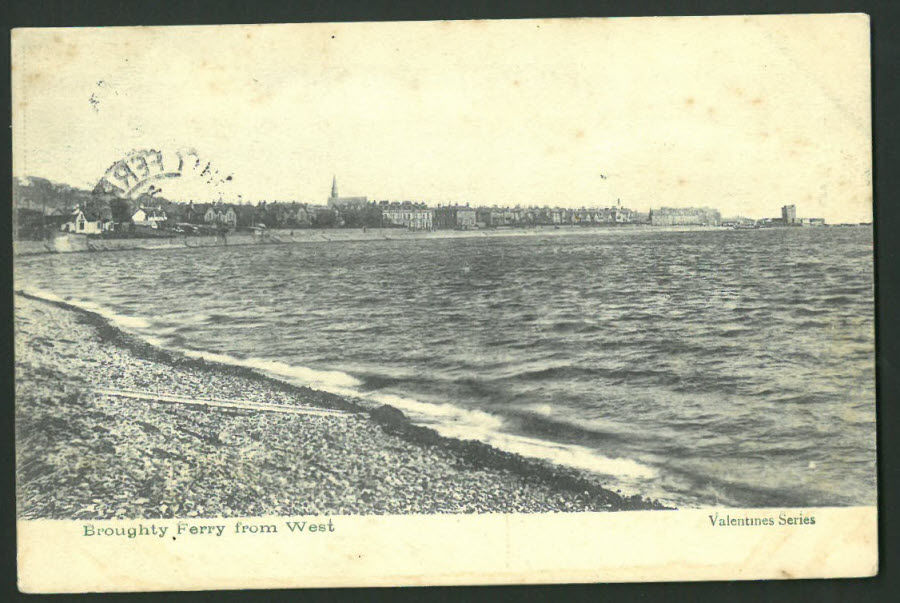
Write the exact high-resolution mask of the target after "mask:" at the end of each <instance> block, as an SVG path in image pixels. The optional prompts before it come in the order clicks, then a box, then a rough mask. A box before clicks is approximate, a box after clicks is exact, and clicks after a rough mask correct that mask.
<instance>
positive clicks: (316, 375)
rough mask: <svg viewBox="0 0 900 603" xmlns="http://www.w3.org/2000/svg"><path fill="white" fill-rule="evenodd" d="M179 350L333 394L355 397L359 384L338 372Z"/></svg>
mask: <svg viewBox="0 0 900 603" xmlns="http://www.w3.org/2000/svg"><path fill="white" fill-rule="evenodd" d="M179 351H180V352H181V353H183V354H184V355H185V356H189V357H191V358H198V359H201V360H208V361H210V362H218V363H219V364H229V365H232V366H242V367H245V368H250V369H255V370H257V371H260V372H263V373H266V374H268V375H271V376H275V377H279V378H282V379H285V380H287V381H288V382H290V383H293V384H294V385H302V386H305V387H309V388H311V389H317V390H322V391H327V392H330V393H333V394H340V395H352V396H357V397H358V396H359V394H358V393H357V392H356V390H355V389H353V388H356V387H358V386H359V385H361V382H360V381H359V379H357V378H355V377H353V376H352V375H348V374H347V373H344V372H341V371H326V370H319V369H313V368H309V367H305V366H298V365H296V364H288V363H286V362H281V361H279V360H266V359H263V358H235V357H234V356H229V355H228V354H217V353H215V352H203V351H198V350H183V349H182V350H179Z"/></svg>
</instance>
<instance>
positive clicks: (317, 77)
mask: <svg viewBox="0 0 900 603" xmlns="http://www.w3.org/2000/svg"><path fill="white" fill-rule="evenodd" d="M868 44H869V32H868V20H867V18H866V17H865V16H863V15H806V16H757V17H688V18H639V19H638V18H635V19H576V20H569V19H558V20H520V21H458V22H418V23H342V24H300V25H250V26H239V25H235V26H207V27H145V28H79V29H75V28H72V29H42V30H35V29H24V30H23V29H20V30H15V31H14V32H13V47H12V60H13V147H14V162H13V163H14V165H13V171H14V174H15V175H17V176H20V177H25V176H40V177H44V178H49V179H51V180H54V181H57V182H65V183H68V184H71V185H73V186H79V187H85V188H93V187H94V185H96V183H97V182H98V181H99V180H100V178H101V177H103V175H104V173H105V171H106V170H107V168H109V167H110V165H112V164H113V163H115V162H116V161H117V160H119V159H121V158H122V157H124V156H125V155H127V154H128V153H129V152H130V151H132V150H141V149H159V150H162V151H164V152H167V153H172V152H174V151H176V150H178V149H192V150H193V151H194V152H195V153H196V154H197V156H198V157H200V158H201V159H202V162H203V164H204V165H205V164H206V163H209V165H210V166H211V168H212V169H214V170H218V174H219V175H222V176H224V175H226V174H227V175H230V176H232V179H231V180H229V181H222V180H220V181H218V182H217V184H216V185H215V186H212V185H210V184H208V183H206V182H205V181H204V180H203V179H201V178H196V177H188V176H187V175H186V176H185V177H184V178H180V179H172V180H166V181H165V182H163V183H161V184H160V186H161V187H162V189H163V191H162V195H163V196H165V197H167V198H170V199H173V200H187V199H188V198H192V199H194V200H211V199H215V198H218V197H224V200H226V201H237V200H241V201H243V202H254V201H257V200H273V199H277V200H286V201H287V200H297V201H304V202H317V203H324V202H325V199H326V197H327V195H328V194H329V192H330V189H331V180H332V176H335V175H336V176H337V180H338V186H339V189H340V193H341V194H342V195H348V196H350V195H359V196H368V197H369V198H370V199H377V200H381V199H390V200H407V199H408V200H422V201H426V202H429V203H430V204H437V203H466V202H469V203H471V204H473V205H476V204H477V205H493V204H498V205H516V204H521V205H523V206H524V205H534V204H536V205H554V206H562V207H581V206H607V205H611V204H614V203H616V202H617V200H621V203H622V205H623V206H624V207H629V208H632V209H635V210H638V211H647V210H648V209H650V208H653V207H661V206H669V207H692V206H694V207H696V206H708V207H715V208H717V209H719V210H720V211H721V212H722V214H723V215H724V216H734V215H743V216H747V217H752V218H760V217H765V216H778V215H780V207H781V206H782V205H785V204H789V203H793V204H796V205H797V215H798V216H800V217H822V218H825V219H826V220H828V221H829V222H832V223H834V222H857V221H870V220H871V219H872V185H871V109H870V94H871V93H870V86H869V81H870V75H869V46H868Z"/></svg>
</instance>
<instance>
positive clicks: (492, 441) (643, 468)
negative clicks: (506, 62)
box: [21, 289, 658, 491]
mask: <svg viewBox="0 0 900 603" xmlns="http://www.w3.org/2000/svg"><path fill="white" fill-rule="evenodd" d="M21 291H22V293H25V294H26V295H29V296H31V297H35V298H39V299H43V300H46V301H50V302H57V303H63V304H67V305H70V306H73V307H75V308H79V309H81V310H85V311H88V312H91V313H94V314H97V315H99V316H101V317H103V318H104V319H106V320H108V321H109V322H110V323H111V324H114V325H115V326H117V327H119V328H120V329H122V330H123V331H126V332H128V333H130V334H132V335H135V336H137V337H139V338H140V339H142V340H143V341H145V342H146V343H148V344H150V345H153V346H154V347H158V348H162V349H166V350H168V351H174V352H176V353H179V354H182V355H184V356H187V357H189V358H195V359H198V360H204V361H208V362H212V363H217V364H223V365H228V366H238V367H243V368H248V369H250V370H253V371H255V372H257V373H260V374H263V375H265V376H268V377H273V378H275V379H278V380H281V381H284V382H286V383H289V384H292V385H296V386H300V387H308V388H310V389H314V390H318V391H323V392H328V393H331V394H336V395H339V396H345V397H350V398H354V399H357V400H364V401H367V402H369V403H370V404H372V405H381V404H388V405H390V406H393V407H395V408H398V409H400V410H402V411H404V413H405V414H407V415H408V416H409V418H410V420H411V421H413V422H414V423H418V424H421V425H426V426H428V427H430V428H432V429H434V430H435V431H437V432H438V433H439V434H440V435H442V436H444V437H449V438H455V439H461V440H473V439H474V440H478V441H481V442H483V443H486V444H489V445H491V446H493V447H495V448H498V449H500V450H504V451H506V452H511V453H515V454H519V455H521V456H524V457H529V458H534V459H541V460H545V461H549V462H551V463H554V464H556V465H563V466H567V467H572V468H575V469H580V470H584V471H588V472H591V473H594V474H596V475H601V476H607V477H612V478H615V479H617V480H620V482H621V485H622V486H623V487H629V486H628V484H634V488H635V491H637V489H638V488H640V484H641V483H642V482H643V480H650V479H653V478H655V477H657V475H658V472H657V470H656V469H655V468H653V467H651V466H649V465H645V464H642V463H640V462H638V461H635V460H632V459H628V458H612V457H607V456H603V455H601V454H599V453H598V452H597V451H595V450H593V449H591V448H588V447H586V446H580V445H576V444H565V443H558V442H553V441H549V440H544V439H539V438H533V437H528V436H525V435H520V434H516V433H510V432H508V431H505V429H506V428H507V427H509V425H508V422H507V420H506V419H505V418H504V417H501V416H499V415H496V414H493V413H489V412H485V411H481V410H474V409H466V408H462V407H460V406H457V405H455V404H451V403H433V402H424V401H421V400H417V399H413V398H409V397H405V396H400V395H396V394H391V393H384V392H378V391H371V392H367V391H365V389H364V387H363V386H364V382H363V381H361V380H360V379H358V378H356V377H354V376H353V375H350V374H348V373H345V372H343V371H338V370H322V369H314V368H310V367H306V366H300V365H296V364H289V363H286V362H282V361H280V360H273V359H269V358H258V357H247V358H237V357H235V356H232V355H230V354H225V353H219V352H210V351H204V350H195V349H188V348H185V347H181V346H172V345H167V344H166V343H164V342H163V341H161V340H160V338H158V337H155V336H154V335H153V334H151V333H148V332H147V330H148V329H150V328H151V326H152V323H151V322H150V321H149V320H147V319H145V318H142V317H136V316H124V315H121V314H118V313H115V312H113V311H111V310H109V309H107V308H104V307H102V306H99V305H98V304H96V303H94V302H89V301H84V300H79V299H71V298H66V299H63V298H60V297H59V296H56V295H54V294H52V293H50V292H47V291H42V290H39V289H21Z"/></svg>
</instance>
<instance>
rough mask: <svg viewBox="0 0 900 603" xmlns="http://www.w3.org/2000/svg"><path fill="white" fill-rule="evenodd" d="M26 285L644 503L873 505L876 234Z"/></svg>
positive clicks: (663, 240)
mask: <svg viewBox="0 0 900 603" xmlns="http://www.w3.org/2000/svg"><path fill="white" fill-rule="evenodd" d="M16 287H17V288H24V289H32V290H39V291H43V292H48V293H52V294H54V295H57V296H59V297H62V298H65V299H68V300H70V301H72V302H75V303H78V304H82V305H84V304H87V305H88V306H89V307H91V308H93V309H95V310H96V309H99V310H101V311H102V312H105V313H107V314H108V315H110V316H112V317H114V318H116V319H117V320H118V321H120V324H122V326H124V327H125V328H127V329H131V330H136V331H139V332H141V333H142V334H143V335H144V336H147V337H150V338H151V339H152V340H153V341H155V342H156V343H158V344H160V345H165V346H167V347H174V348H179V349H182V350H186V351H188V352H189V353H193V354H195V355H204V356H209V357H213V358H216V359H218V360H224V361H227V362H233V363H238V364H245V365H247V366H252V367H255V368H257V369H259V370H261V371H265V372H269V373H274V374H278V375H280V376H282V377H284V378H288V379H290V380H292V381H294V382H297V383H304V384H311V385H313V386H314V387H317V388H320V389H327V390H330V391H335V392H337V393H348V394H353V395H358V396H364V397H367V398H370V399H373V400H376V401H380V402H387V403H390V404H394V405H395V406H397V407H400V408H401V409H403V410H404V411H405V412H406V413H407V414H408V415H410V416H411V417H412V418H414V419H415V420H417V421H419V422H421V423H427V424H429V425H431V426H433V427H435V428H437V429H439V431H441V432H442V433H444V434H446V435H454V436H459V437H466V438H478V439H481V440H484V441H488V442H490V443H492V444H494V445H496V446H499V447H503V448H506V449H509V450H514V451H516V452H520V453H523V454H526V455H531V456H537V457H543V458H548V459H552V460H554V461H556V462H560V463H566V464H570V465H573V466H577V467H581V468H586V469H589V470H592V471H595V472H597V473H600V474H602V475H604V476H607V477H606V483H607V484H608V485H610V486H612V487H613V488H614V489H615V488H621V489H622V490H623V491H624V492H625V493H626V494H630V493H640V494H642V495H645V496H647V495H649V496H652V497H659V498H660V499H661V500H666V501H670V502H672V503H675V504H678V505H682V506H690V505H706V504H720V505H739V506H781V505H847V504H874V502H875V499H876V488H875V368H874V327H873V314H874V303H873V299H874V290H873V268H872V230H871V228H863V227H855V228H828V229H771V230H759V231H725V230H722V231H709V232H658V231H652V230H649V229H648V230H641V231H626V230H612V231H609V232H599V231H598V232H592V233H590V234H583V235H581V234H579V235H571V236H527V237H502V238H501V237H473V238H465V239H440V240H419V241H416V240H409V241H366V242H358V243H350V242H348V243H335V244H325V243H323V244H307V245H283V246H281V245H279V246H265V247H232V248H214V249H202V250H201V249H190V250H187V249H186V250H173V251H157V252H148V251H126V252H114V253H97V254H70V255H53V256H32V257H23V258H18V259H17V260H16Z"/></svg>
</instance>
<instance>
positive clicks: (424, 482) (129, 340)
mask: <svg viewBox="0 0 900 603" xmlns="http://www.w3.org/2000/svg"><path fill="white" fill-rule="evenodd" d="M15 304H16V341H15V351H16V432H17V436H16V444H17V459H16V461H17V478H16V479H17V506H18V516H19V517H20V519H37V518H53V519H112V518H124V519H138V518H166V517H236V516H266V515H284V516H286V515H291V516H297V515H330V514H334V515H339V514H403V513H485V512H506V513H510V512H520V513H521V512H554V511H612V510H637V509H651V508H664V507H663V506H662V505H660V504H659V503H655V502H651V501H649V500H643V499H641V497H640V496H633V497H628V498H626V497H622V496H620V495H619V494H617V493H615V492H612V491H610V490H608V489H605V488H603V487H602V484H600V483H599V481H598V479H597V478H596V477H594V476H592V475H590V474H587V473H583V472H580V471H577V470H574V469H569V468H566V467H561V466H557V465H553V464H551V463H548V462H543V461H537V460H532V459H526V458H524V457H521V456H519V455H516V454H512V453H508V452H504V451H501V450H498V449H496V448H493V447H491V446H489V445H487V444H484V443H481V442H477V441H471V440H457V439H453V438H446V437H443V436H440V435H439V434H438V433H437V432H435V431H434V430H432V429H429V428H427V427H422V426H417V425H414V424H412V423H410V422H409V421H408V420H407V419H406V417H405V416H404V415H403V413H402V412H400V411H399V410H397V409H395V408H392V407H389V406H381V407H377V408H375V407H372V406H371V405H369V404H367V403H365V402H364V401H361V400H355V399H350V398H345V397H342V396H337V395H334V394H330V393H327V392H320V391H315V390H312V389H309V388H305V387H298V386H295V385H291V384H288V383H284V382H282V381H279V380H278V379H275V378H272V377H268V376H266V375H262V374H259V373H257V372H255V371H253V370H252V369H249V368H245V367H239V366H233V365H227V364H219V363H215V362H210V361H207V360H202V359H197V358H189V357H187V356H184V355H181V354H179V353H177V352H172V351H169V350H165V349H162V348H158V347H155V346H153V345H150V344H149V343H147V342H145V341H143V340H141V339H140V338H137V337H134V336H132V335H130V334H128V333H126V332H124V331H122V330H120V329H119V328H117V327H116V326H114V325H112V324H110V323H109V321H107V320H106V319H105V318H104V317H102V316H100V315H98V314H95V313H93V312H90V311H87V310H84V309H81V308H77V307H74V306H71V305H69V304H66V303H64V302H56V301H47V300H43V299H40V298H36V297H33V296H31V295H28V294H26V293H23V292H17V294H16V299H15ZM98 388H116V389H119V388H121V389H136V390H142V391H155V390H159V391H162V392H167V393H173V394H179V395H186V396H191V395H193V396H197V397H219V398H239V399H243V400H249V401H255V402H269V403H277V404H294V405H297V404H301V405H310V406H319V407H323V408H333V409H339V410H344V411H348V412H349V413H350V414H349V415H348V416H343V417H331V416H324V417H323V416H308V415H289V414H280V413H274V412H259V411H251V410H236V409H235V410H232V409H222V408H215V409H211V408H203V407H194V406H187V405H179V404H169V403H160V402H149V401H146V400H128V399H123V398H116V397H114V396H109V395H106V394H102V393H98V392H97V389H98Z"/></svg>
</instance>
